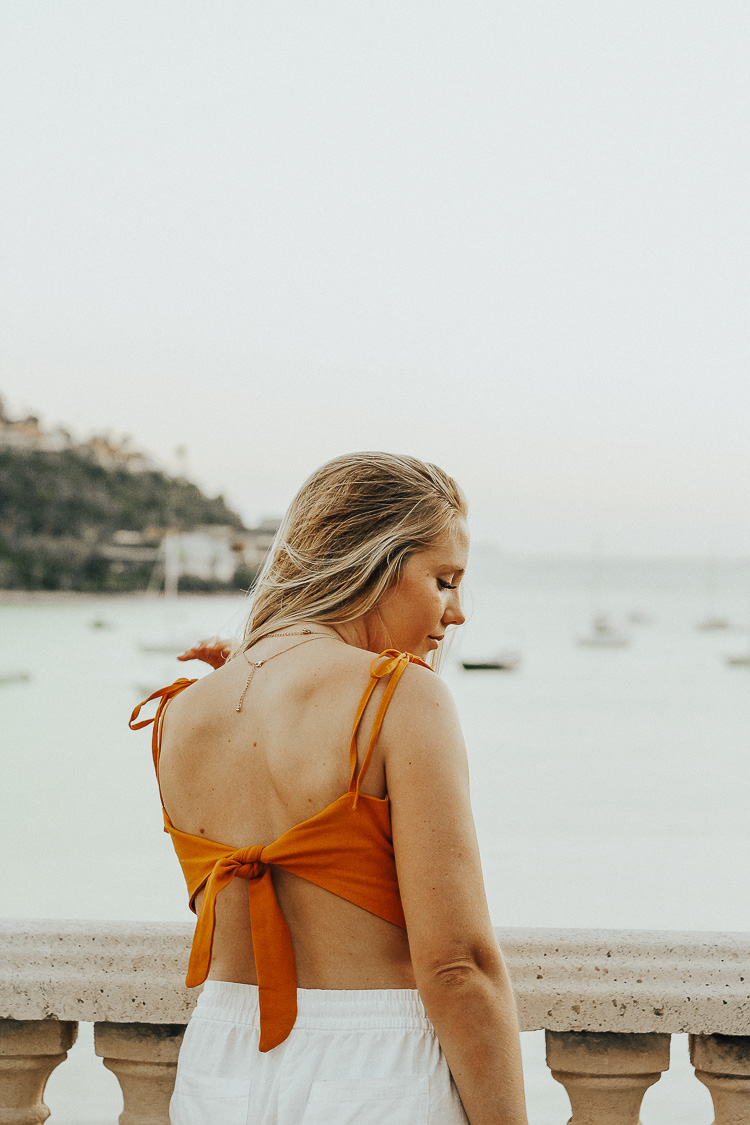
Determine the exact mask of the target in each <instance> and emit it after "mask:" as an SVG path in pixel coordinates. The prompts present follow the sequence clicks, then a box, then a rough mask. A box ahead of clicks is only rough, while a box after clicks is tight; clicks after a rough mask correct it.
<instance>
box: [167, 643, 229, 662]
mask: <svg viewBox="0 0 750 1125" xmlns="http://www.w3.org/2000/svg"><path fill="white" fill-rule="evenodd" d="M231 651H232V645H231V642H230V641H224V640H222V639H221V637H209V639H208V640H206V641H198V643H197V644H195V645H193V647H192V648H186V649H185V651H184V652H181V653H180V655H179V656H178V657H177V659H178V660H203V661H205V663H206V664H210V665H211V667H212V668H221V667H222V665H223V664H226V662H227V660H228V659H229V654H230V652H231Z"/></svg>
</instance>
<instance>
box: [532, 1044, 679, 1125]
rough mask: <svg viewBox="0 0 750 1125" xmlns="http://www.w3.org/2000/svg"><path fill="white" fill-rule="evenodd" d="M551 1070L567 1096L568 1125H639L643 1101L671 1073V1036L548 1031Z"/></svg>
mask: <svg viewBox="0 0 750 1125" xmlns="http://www.w3.org/2000/svg"><path fill="white" fill-rule="evenodd" d="M546 1039H547V1065H548V1066H549V1068H550V1070H551V1071H552V1076H553V1078H556V1079H557V1081H558V1082H560V1083H562V1085H563V1086H564V1087H565V1089H566V1090H567V1092H568V1097H569V1098H570V1105H571V1108H572V1110H573V1116H572V1117H571V1118H570V1121H569V1123H568V1125H605V1123H606V1125H639V1114H640V1109H641V1102H642V1101H643V1095H644V1094H645V1092H646V1090H647V1089H648V1088H649V1086H652V1085H653V1084H654V1082H658V1081H659V1079H660V1078H661V1074H662V1071H664V1070H667V1069H668V1067H669V1042H670V1036H669V1035H663V1034H649V1035H643V1034H632V1035H629V1034H624V1033H622V1032H591V1031H548V1032H547V1033H546Z"/></svg>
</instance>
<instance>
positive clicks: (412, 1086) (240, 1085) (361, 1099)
mask: <svg viewBox="0 0 750 1125" xmlns="http://www.w3.org/2000/svg"><path fill="white" fill-rule="evenodd" d="M297 1006H298V1015H297V1022H296V1023H295V1025H294V1028H293V1029H292V1031H291V1033H290V1035H289V1037H288V1038H287V1039H285V1040H284V1042H283V1043H280V1044H279V1045H278V1047H274V1048H273V1050H272V1051H267V1052H265V1053H264V1054H261V1053H260V1051H259V1050H258V1041H259V1033H260V1032H259V1012H258V989H257V987H256V986H255V985H252V984H229V983H225V982H223V981H211V980H209V981H206V984H205V986H204V988H203V992H202V993H201V995H200V997H199V998H198V1004H197V1006H196V1008H195V1011H194V1012H193V1015H192V1017H191V1019H190V1023H189V1024H188V1027H187V1030H186V1032H185V1038H184V1040H183V1044H182V1049H181V1050H180V1057H179V1061H178V1064H177V1081H176V1083H175V1089H174V1094H173V1096H172V1101H171V1104H170V1110H169V1120H170V1122H171V1123H172V1125H355V1123H356V1125H468V1118H467V1117H466V1114H465V1112H464V1109H463V1106H462V1104H461V1099H460V1098H459V1096H458V1091H457V1090H456V1087H455V1085H454V1084H453V1080H452V1078H451V1074H450V1071H449V1069H448V1064H447V1063H446V1061H445V1057H444V1055H443V1052H442V1050H441V1049H440V1044H439V1043H438V1041H437V1036H436V1035H435V1030H434V1028H433V1026H432V1024H431V1023H430V1021H429V1019H428V1018H427V1016H426V1015H425V1010H424V1007H423V1005H422V1001H421V1000H420V998H419V994H418V992H417V991H416V990H413V989H407V988H402V989H373V990H359V989H357V990H351V991H339V990H331V989H314V988H300V989H298V990H297Z"/></svg>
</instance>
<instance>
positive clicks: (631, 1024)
mask: <svg viewBox="0 0 750 1125" xmlns="http://www.w3.org/2000/svg"><path fill="white" fill-rule="evenodd" d="M496 932H497V936H498V939H499V941H500V944H501V946H502V949H503V952H504V955H505V960H506V963H507V965H508V970H509V973H510V976H511V979H512V981H513V988H514V991H515V995H516V1000H517V1005H518V1014H519V1022H520V1026H521V1029H522V1030H523V1031H532V1030H537V1029H541V1028H544V1029H545V1031H546V1036H547V1062H548V1065H549V1067H550V1070H551V1072H552V1074H553V1076H554V1077H555V1078H556V1079H557V1081H558V1082H561V1083H562V1084H563V1086H564V1087H565V1089H566V1091H567V1093H568V1095H569V1097H570V1102H571V1106H572V1117H571V1125H638V1120H639V1112H640V1106H641V1100H642V1098H643V1095H644V1093H645V1091H646V1090H647V1089H648V1087H649V1086H651V1085H652V1084H653V1083H654V1082H657V1081H658V1080H659V1078H660V1077H661V1074H662V1072H663V1071H665V1070H666V1069H667V1068H668V1066H669V1045H670V1036H671V1035H672V1034H675V1033H679V1032H687V1033H689V1035H690V1052H691V1060H692V1063H693V1065H694V1067H695V1073H696V1078H697V1079H699V1080H700V1081H701V1082H703V1083H704V1084H705V1085H706V1086H707V1087H708V1089H709V1091H710V1092H711V1096H712V1098H713V1102H714V1112H715V1125H748V1123H750V934H731V933H729V934H728V933H689V932H688V933H677V932H659V931H646V930H643V931H638V930H633V931H626V930H618V931H612V930H521V929H507V930H506V929H499V930H497V931H496ZM190 938H191V927H190V926H189V925H177V924H166V923H165V924H155V923H140V924H136V923H126V922H123V923H109V922H103V923H94V922H18V921H4V922H0V1125H39V1123H41V1122H43V1121H44V1120H46V1118H47V1116H48V1111H47V1108H46V1106H45V1105H44V1100H43V1095H44V1086H45V1083H46V1081H47V1078H48V1077H49V1075H50V1074H51V1073H52V1071H53V1070H54V1068H55V1067H56V1066H58V1065H59V1063H61V1062H62V1061H63V1060H64V1059H65V1057H66V1054H67V1051H68V1049H69V1048H70V1047H71V1046H72V1044H73V1042H74V1041H75V1037H76V1030H77V1025H78V1023H79V1021H84V1022H93V1023H94V1026H95V1050H96V1053H97V1054H98V1055H100V1056H101V1058H102V1059H103V1061H104V1065H105V1066H106V1067H108V1068H109V1069H110V1070H111V1071H113V1072H114V1074H115V1075H116V1076H117V1078H118V1081H119V1083H120V1086H121V1088H122V1093H123V1100H124V1110H123V1113H122V1115H121V1117H120V1125H167V1123H168V1120H169V1115H168V1104H169V1098H170V1094H171V1090H172V1086H173V1084H174V1074H175V1065H176V1060H177V1053H178V1051H179V1046H180V1042H181V1039H182V1034H183V1031H184V1026H185V1024H186V1022H187V1020H188V1017H189V1015H190V1011H191V1009H192V1007H193V1004H194V1003H195V998H196V991H194V990H193V991H191V990H188V989H186V988H185V985H184V983H183V981H184V972H185V966H186V964H187V958H188V950H189V946H190ZM561 1125H562V1123H561Z"/></svg>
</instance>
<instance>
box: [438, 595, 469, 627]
mask: <svg viewBox="0 0 750 1125" xmlns="http://www.w3.org/2000/svg"><path fill="white" fill-rule="evenodd" d="M465 620H466V617H465V616H464V613H463V611H462V609H461V602H460V601H459V599H458V596H457V595H456V596H454V597H452V598H451V600H450V602H449V603H448V605H447V606H446V610H445V613H444V614H443V621H444V622H445V624H446V625H463V623H464V621H465Z"/></svg>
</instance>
